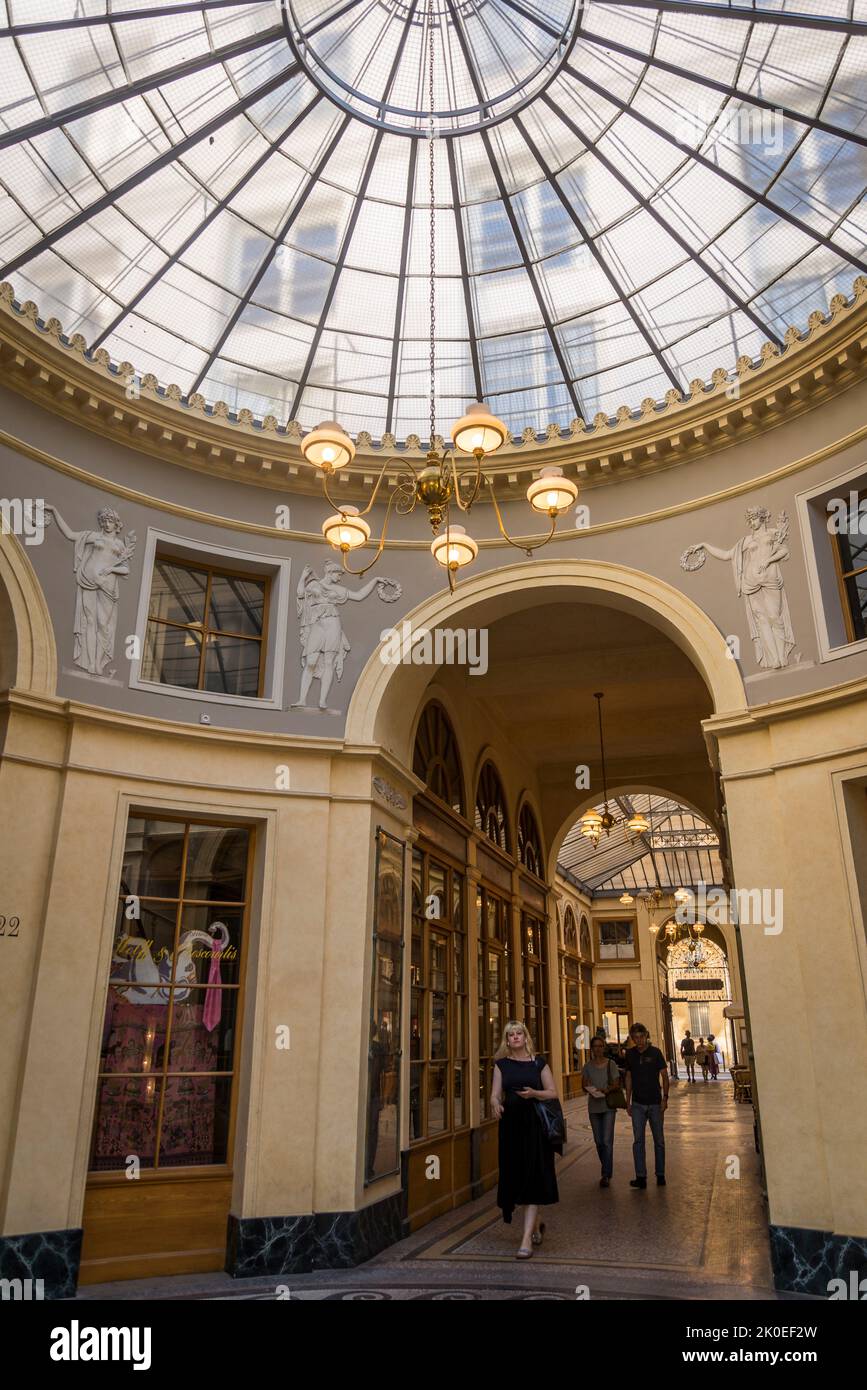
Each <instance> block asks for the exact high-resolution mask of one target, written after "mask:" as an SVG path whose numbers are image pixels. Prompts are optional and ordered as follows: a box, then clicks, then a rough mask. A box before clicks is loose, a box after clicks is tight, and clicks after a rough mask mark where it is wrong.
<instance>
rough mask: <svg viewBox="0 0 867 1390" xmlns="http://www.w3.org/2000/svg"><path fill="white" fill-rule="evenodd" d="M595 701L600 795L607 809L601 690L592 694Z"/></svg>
mask: <svg viewBox="0 0 867 1390" xmlns="http://www.w3.org/2000/svg"><path fill="white" fill-rule="evenodd" d="M593 698H594V700H595V701H596V713H597V714H598V716H599V752H600V756H601V759H602V797H603V800H604V802H605V809H606V811H607V810H608V778H607V777H606V775H605V739H604V737H603V734H602V692H601V691H597V693H596V694H595V695H594V696H593Z"/></svg>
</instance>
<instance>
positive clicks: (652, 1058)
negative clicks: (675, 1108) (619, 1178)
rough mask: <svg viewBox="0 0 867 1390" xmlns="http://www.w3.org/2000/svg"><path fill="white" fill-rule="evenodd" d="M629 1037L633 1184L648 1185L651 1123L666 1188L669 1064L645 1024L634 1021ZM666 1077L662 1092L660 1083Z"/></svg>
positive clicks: (659, 1181)
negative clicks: (665, 1121)
mask: <svg viewBox="0 0 867 1390" xmlns="http://www.w3.org/2000/svg"><path fill="white" fill-rule="evenodd" d="M629 1036H630V1038H631V1039H632V1041H633V1042H634V1044H635V1046H634V1047H629V1048H627V1049H626V1110H627V1113H628V1114H629V1115H631V1116H632V1138H633V1141H634V1142H633V1145H632V1157H633V1161H634V1163H635V1177H634V1178H633V1179H632V1181H631V1182H630V1184H629V1186H630V1187H640V1188H645V1187H647V1156H646V1153H645V1147H644V1140H645V1130H646V1128H647V1123H648V1121H650V1132H651V1134H652V1135H653V1156H654V1161H655V1171H656V1182H657V1185H658V1186H659V1187H665V1135H664V1133H663V1127H662V1117H663V1115H664V1114H665V1111H666V1110H667V1108H668V1066H667V1064H666V1061H665V1058H664V1057H663V1055H662V1053H661V1052H660V1050H659V1048H658V1047H653V1046H652V1045H651V1042H650V1035H649V1034H648V1031H647V1029H646V1028H645V1026H644V1024H643V1023H633V1025H632V1027H631V1028H630V1030H629ZM660 1078H661V1079H662V1095H660V1092H659V1082H660Z"/></svg>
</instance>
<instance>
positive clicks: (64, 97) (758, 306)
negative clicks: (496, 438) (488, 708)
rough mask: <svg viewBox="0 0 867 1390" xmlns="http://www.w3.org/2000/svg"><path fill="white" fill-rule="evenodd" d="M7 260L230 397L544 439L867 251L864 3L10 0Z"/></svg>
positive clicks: (823, 295) (401, 425) (828, 280)
mask: <svg viewBox="0 0 867 1390" xmlns="http://www.w3.org/2000/svg"><path fill="white" fill-rule="evenodd" d="M3 8H5V17H4V15H3V9H2V8H0V76H2V96H0V184H2V198H0V214H2V215H0V278H2V279H5V280H9V281H11V282H12V285H13V287H14V292H15V296H16V298H17V300H18V301H19V302H21V301H24V300H27V299H32V300H34V301H35V302H36V303H37V305H38V306H39V311H40V314H41V316H42V318H43V319H48V318H49V317H51V316H55V317H57V318H58V319H59V320H60V322H61V323H62V325H63V328H64V331H65V332H66V333H67V334H69V335H71V334H73V333H81V334H83V335H84V337H85V339H86V340H87V343H88V345H89V346H90V347H91V348H92V349H95V348H97V347H104V348H105V349H107V351H108V352H109V353H110V355H111V357H112V358H113V359H114V360H116V361H124V360H126V361H129V362H132V363H133V364H134V365H135V367H136V369H137V370H138V371H140V372H142V373H144V372H153V373H154V374H155V375H156V376H157V377H158V378H159V380H160V381H161V382H163V383H168V382H176V383H178V385H179V386H180V387H181V389H182V391H183V392H184V393H185V395H187V396H189V395H192V394H194V393H197V392H198V393H201V394H202V395H203V396H204V397H205V398H206V399H208V400H212V401H213V400H218V399H219V400H224V401H226V402H228V404H229V406H230V407H231V408H232V409H233V410H237V409H240V408H242V407H247V408H249V409H251V410H252V411H253V412H254V414H256V415H258V416H264V415H268V414H271V415H275V416H276V417H277V418H278V420H280V421H281V422H285V421H286V420H288V419H297V420H299V421H300V422H301V424H302V425H303V427H304V428H309V427H311V426H313V425H315V424H316V423H317V422H318V421H319V420H322V419H329V418H330V419H339V420H340V421H341V422H342V423H343V424H344V425H345V426H346V428H347V429H349V430H350V432H351V433H353V434H355V433H357V432H359V431H361V430H368V431H370V433H371V434H372V435H373V436H374V438H377V437H378V436H381V435H382V434H383V433H386V432H389V433H392V434H394V435H396V436H397V437H398V438H405V437H406V436H407V435H408V434H411V433H415V434H420V435H421V436H422V437H424V435H425V428H426V421H427V401H426V392H427V386H428V378H427V372H428V337H427V334H428V324H429V304H428V285H427V279H426V276H427V272H428V233H429V211H428V208H427V199H428V169H427V159H426V150H425V141H426V139H427V137H428V133H429V129H428V117H427V114H426V106H427V101H426V94H427V89H426V69H425V62H426V55H427V51H428V41H429V38H430V32H431V29H432V31H433V39H434V47H435V63H436V74H437V78H436V82H437V86H436V94H435V106H436V110H437V116H436V136H437V139H436V144H435V150H436V189H435V197H436V203H437V212H436V241H437V332H438V339H437V360H436V366H437V390H438V401H437V414H438V419H439V420H440V421H441V422H447V421H450V420H452V419H455V418H457V417H458V416H460V415H462V414H463V412H464V409H465V407H466V404H467V402H468V401H472V400H479V399H484V400H486V401H487V402H488V404H489V406H490V407H491V409H492V410H494V411H495V413H496V414H497V415H498V416H499V417H500V418H501V419H503V420H504V421H505V423H506V424H507V425H508V427H509V428H510V429H511V431H512V432H513V434H515V435H520V434H521V432H522V430H523V429H524V428H525V427H527V426H530V427H532V428H533V429H535V430H540V431H544V428H545V426H546V425H547V424H548V423H549V422H551V421H554V422H557V423H559V424H560V425H562V426H566V427H568V425H569V423H570V421H571V420H572V419H573V418H575V417H576V416H581V417H582V418H583V419H584V420H585V421H587V422H588V423H589V422H590V421H592V420H593V418H594V417H595V415H596V414H597V413H598V412H600V411H601V412H604V413H606V414H609V415H610V414H613V413H614V411H615V410H616V409H617V408H618V407H619V406H621V405H622V404H624V403H626V404H629V405H631V406H635V407H637V406H638V405H639V403H640V402H641V401H642V400H643V399H645V398H647V397H652V398H654V399H655V400H662V399H663V398H664V397H665V394H666V392H668V391H670V390H671V389H672V388H677V389H678V390H680V391H681V392H682V393H683V394H684V395H687V394H688V391H689V383H690V381H691V380H693V379H694V378H696V377H699V378H702V379H704V380H707V379H708V378H709V377H710V374H711V372H712V371H713V370H714V368H717V367H720V366H723V367H731V366H733V365H734V362H735V360H736V359H737V358H738V357H739V356H742V355H747V356H750V357H753V358H755V357H757V356H758V354H759V350H760V348H761V345H762V344H763V343H764V342H765V341H767V340H770V341H771V342H776V343H781V341H782V340H783V336H784V334H785V330H786V327H787V326H788V325H789V324H792V323H795V324H797V325H799V326H803V325H804V324H805V322H806V319H807V317H808V315H809V313H810V312H811V311H812V310H813V309H815V308H817V307H818V308H824V307H825V306H826V305H827V303H828V301H829V299H830V298H831V297H832V296H833V295H834V294H837V293H841V292H842V293H844V294H846V295H848V294H850V293H851V287H852V282H853V280H854V278H855V277H856V276H857V275H858V274H859V273H863V272H865V271H867V255H865V243H867V211H865V204H864V192H865V186H867V149H865V147H867V0H782V3H781V0H773V2H772V3H771V2H769V3H768V4H766V5H760V4H759V3H755V4H751V5H748V4H747V3H746V0H744V3H740V4H736V3H731V4H728V3H725V0H718V2H717V0H706V2H705V3H697V0H696V2H693V0H657V2H656V3H654V4H647V5H644V6H638V5H633V4H629V3H626V2H625V0H606V2H605V3H597V2H596V0H589V2H588V3H583V4H582V3H580V0H579V3H576V4H572V3H571V0H432V3H431V2H429V0H419V2H418V3H413V0H333V3H331V4H330V5H322V4H319V3H315V0H282V3H274V0H270V2H269V3H265V0H232V3H229V0H201V3H192V0H163V3H160V0H50V3H49V0H5V4H4V6H3Z"/></svg>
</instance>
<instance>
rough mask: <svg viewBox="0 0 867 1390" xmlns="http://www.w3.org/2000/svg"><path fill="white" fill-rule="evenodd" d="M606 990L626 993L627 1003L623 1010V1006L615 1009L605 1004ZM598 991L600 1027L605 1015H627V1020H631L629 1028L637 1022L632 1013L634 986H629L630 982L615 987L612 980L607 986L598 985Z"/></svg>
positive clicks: (615, 1006)
mask: <svg viewBox="0 0 867 1390" xmlns="http://www.w3.org/2000/svg"><path fill="white" fill-rule="evenodd" d="M606 989H618V990H623V991H624V993H625V995H626V1003H625V1005H624V1006H623V1007H622V1008H621V1006H620V1005H619V1004H617V1005H614V1006H613V1007H611V1006H608V1005H606V1003H605V991H606ZM596 990H597V995H596V997H597V1001H598V1004H599V1023H600V1025H601V1023H602V1019H603V1017H604V1015H605V1014H626V1017H627V1019H628V1020H629V1027H630V1028H631V1027H632V1025H633V1023H634V1022H635V1015H634V1014H633V1012H632V985H631V984H629V983H628V982H626V983H624V984H622V985H615V984H613V983H612V982H611V980H608V981H606V982H605V984H600V985H597V986H596ZM627 1035H628V1030H627Z"/></svg>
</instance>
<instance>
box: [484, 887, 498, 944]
mask: <svg viewBox="0 0 867 1390" xmlns="http://www.w3.org/2000/svg"><path fill="white" fill-rule="evenodd" d="M485 916H486V923H485V935H486V936H487V938H488V940H489V941H496V940H497V939H498V937H499V934H500V931H499V923H498V920H497V918H498V913H497V900H496V898H488V897H486V898H485Z"/></svg>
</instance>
